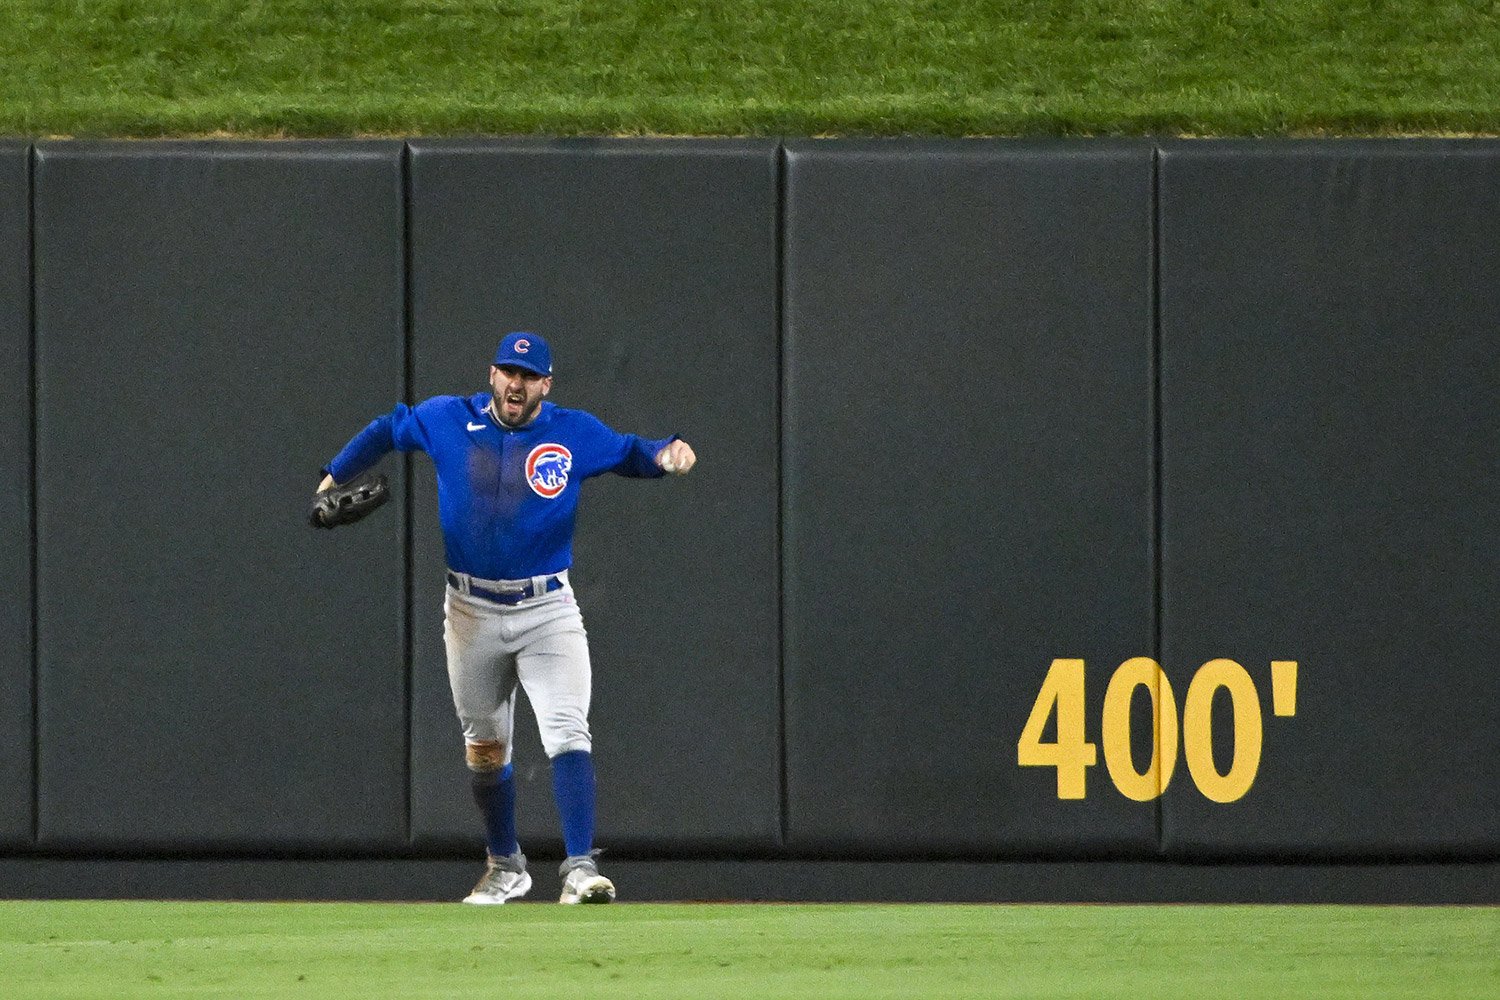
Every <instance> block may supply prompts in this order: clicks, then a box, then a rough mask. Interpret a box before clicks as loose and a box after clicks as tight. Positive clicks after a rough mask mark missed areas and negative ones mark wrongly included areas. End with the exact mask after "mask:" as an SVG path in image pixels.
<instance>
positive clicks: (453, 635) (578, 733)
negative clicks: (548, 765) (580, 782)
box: [443, 584, 593, 763]
mask: <svg viewBox="0 0 1500 1000" xmlns="http://www.w3.org/2000/svg"><path fill="white" fill-rule="evenodd" d="M443 611H444V616H443V641H444V644H445V645H446V647H447V650H448V683H449V684H450V685H451V686H452V688H453V706H454V708H456V709H457V710H458V720H459V722H460V723H462V724H463V730H464V741H465V742H466V743H475V742H481V741H487V740H493V741H496V742H498V743H500V744H502V745H503V746H504V747H505V763H509V762H510V760H511V756H512V740H511V737H512V734H513V732H514V729H515V718H516V683H517V682H518V681H519V682H520V684H521V686H522V687H524V688H525V689H526V697H527V698H528V699H529V700H530V701H531V707H532V709H533V710H534V711H535V712H536V722H537V729H538V730H539V731H540V733H541V736H542V747H543V748H544V749H545V750H546V751H547V756H548V757H549V758H552V757H556V756H557V755H558V754H561V753H568V752H569V751H572V750H591V749H592V747H593V740H592V738H591V737H590V735H589V724H588V715H589V697H590V693H591V682H592V674H591V672H590V666H589V645H588V635H587V633H586V632H584V629H583V615H582V614H581V613H580V612H579V610H578V602H577V600H576V599H575V597H574V596H573V588H572V587H571V586H568V585H566V584H564V586H563V588H562V589H561V590H555V591H553V592H552V593H550V594H543V595H542V596H540V597H532V598H528V599H526V600H524V601H522V602H521V603H520V604H516V605H506V604H498V603H496V602H494V601H487V600H485V599H484V598H481V597H475V596H473V595H469V594H463V593H460V592H459V591H458V590H456V589H454V588H453V587H452V586H449V587H448V590H447V595H446V597H445V599H444V601H443Z"/></svg>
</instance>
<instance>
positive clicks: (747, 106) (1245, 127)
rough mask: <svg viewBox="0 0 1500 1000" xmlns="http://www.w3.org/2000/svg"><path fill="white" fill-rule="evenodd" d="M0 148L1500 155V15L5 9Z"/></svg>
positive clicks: (389, 0)
mask: <svg viewBox="0 0 1500 1000" xmlns="http://www.w3.org/2000/svg"><path fill="white" fill-rule="evenodd" d="M0 59H3V60H4V65H5V68H6V72H5V73H4V74H0V133H5V134H21V135H49V134H71V135H138V136H149V135H171V134H184V133H190V134H197V133H212V132H215V131H219V130H223V131H227V132H230V133H234V134H239V135H268V134H269V135H275V134H285V135H348V134H351V133H374V134H400V135H412V134H443V133H464V132H482V133H531V132H548V133H594V134H598V133H621V134H642V133H683V134H698V135H702V134H727V135H747V134H755V135H777V134H793V135H807V134H821V133H842V134H851V133H852V134H865V133H875V134H897V133H922V134H954V135H961V134H1077V133H1092V134H1098V133H1111V134H1131V133H1137V134H1139V133H1145V132H1151V133H1176V132H1188V133H1198V134H1203V133H1211V134H1221V135H1223V134H1239V135H1246V134H1287V133H1318V132H1333V133H1360V132H1424V133H1432V132H1454V131H1457V132H1475V131H1479V132H1489V133H1496V132H1500V101H1497V100H1496V95H1497V94H1500V6H1497V4H1496V3H1495V2H1494V0H1354V2H1347V0H988V2H979V0H738V2H735V3H709V2H703V0H628V2H620V0H275V2H271V0H193V2H192V3H184V2H182V0H88V2H83V0H6V3H4V4H3V5H0Z"/></svg>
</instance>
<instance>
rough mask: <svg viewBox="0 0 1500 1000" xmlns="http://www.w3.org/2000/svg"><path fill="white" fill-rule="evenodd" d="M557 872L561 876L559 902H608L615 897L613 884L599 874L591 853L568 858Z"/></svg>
mask: <svg viewBox="0 0 1500 1000" xmlns="http://www.w3.org/2000/svg"><path fill="white" fill-rule="evenodd" d="M558 873H559V874H560V875H562V877H563V885H562V895H561V896H560V897H558V900H557V901H558V902H559V903H608V902H612V901H613V900H614V898H615V884H614V883H613V882H611V881H610V880H609V879H607V878H605V877H604V876H603V875H600V874H599V866H598V865H596V864H594V858H593V856H592V855H589V854H580V855H578V856H576V857H571V858H569V859H568V860H566V861H564V862H563V863H562V867H561V868H560V869H559V870H558Z"/></svg>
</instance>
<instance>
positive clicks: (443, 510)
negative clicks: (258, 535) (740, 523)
mask: <svg viewBox="0 0 1500 1000" xmlns="http://www.w3.org/2000/svg"><path fill="white" fill-rule="evenodd" d="M490 398H491V397H490V395H489V394H488V393H478V394H477V395H473V396H468V397H464V396H434V397H433V398H432V399H428V400H424V401H422V402H420V403H418V404H417V405H416V406H407V405H405V404H404V403H402V404H398V405H397V406H396V408H395V409H394V410H392V411H391V412H390V413H387V414H385V415H384V416H381V417H377V418H376V419H375V420H373V421H372V422H371V423H370V425H369V426H368V427H366V428H365V429H364V430H362V431H360V432H359V433H358V434H357V435H355V436H354V439H353V440H352V441H350V442H349V443H348V444H347V445H345V446H344V449H343V451H340V452H339V453H338V455H336V456H335V457H334V459H333V461H332V462H329V463H328V467H327V468H326V470H325V471H326V472H327V473H328V474H329V475H331V476H332V477H333V478H334V481H335V482H339V483H344V482H348V481H349V480H350V479H352V478H354V477H355V476H357V475H359V474H360V473H361V472H364V471H365V470H366V469H368V468H370V467H371V466H373V465H374V464H375V463H376V462H378V461H380V459H381V458H382V457H383V456H384V455H385V454H387V453H388V452H390V451H391V450H392V449H394V450H396V451H424V452H426V453H427V454H428V456H430V457H431V458H432V463H433V465H434V466H435V467H436V468H437V484H438V512H439V515H440V518H441V520H442V524H443V546H444V548H445V550H446V551H447V556H448V567H449V568H450V569H454V570H457V571H459V572H461V573H468V574H470V575H471V576H477V577H480V578H482V579H486V580H522V579H525V578H527V577H532V576H541V575H544V574H550V573H558V572H561V571H562V570H565V569H567V568H568V567H569V566H571V565H572V564H573V525H574V522H575V519H576V516H577V513H578V495H579V489H580V487H581V486H582V484H583V480H585V479H588V478H589V477H591V476H597V475H600V474H602V473H605V472H615V473H619V474H620V475H623V476H636V477H644V478H656V477H659V476H662V475H664V473H663V472H662V470H661V468H660V467H659V466H658V465H657V464H656V455H657V453H658V452H660V451H661V450H662V449H663V448H665V447H666V446H667V445H668V444H669V443H671V442H672V441H673V440H675V439H676V436H675V435H673V436H672V437H668V438H662V439H661V440H651V439H648V438H642V437H637V436H636V435H634V434H620V433H617V432H616V431H613V430H611V429H610V428H608V427H606V426H605V425H604V422H603V421H601V420H600V419H599V418H598V417H595V416H594V415H593V414H591V413H585V412H584V411H582V410H569V409H564V408H563V407H560V406H554V405H553V404H551V403H548V402H545V401H544V402H543V403H542V405H541V407H540V408H539V409H538V410H537V414H536V417H535V418H534V419H533V420H532V421H531V422H530V423H528V424H526V425H525V426H523V427H517V428H509V427H506V426H505V425H504V424H501V423H500V422H499V421H497V420H496V419H495V418H494V417H493V416H491V415H490V412H489V404H490Z"/></svg>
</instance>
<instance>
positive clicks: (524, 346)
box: [515, 340, 531, 354]
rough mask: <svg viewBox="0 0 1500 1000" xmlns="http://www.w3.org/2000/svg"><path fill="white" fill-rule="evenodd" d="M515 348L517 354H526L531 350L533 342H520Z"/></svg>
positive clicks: (517, 342)
mask: <svg viewBox="0 0 1500 1000" xmlns="http://www.w3.org/2000/svg"><path fill="white" fill-rule="evenodd" d="M515 348H516V353H517V354H525V353H526V352H527V351H529V350H531V341H529V340H518V341H516V343H515Z"/></svg>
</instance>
